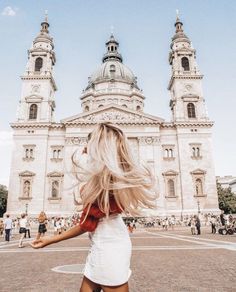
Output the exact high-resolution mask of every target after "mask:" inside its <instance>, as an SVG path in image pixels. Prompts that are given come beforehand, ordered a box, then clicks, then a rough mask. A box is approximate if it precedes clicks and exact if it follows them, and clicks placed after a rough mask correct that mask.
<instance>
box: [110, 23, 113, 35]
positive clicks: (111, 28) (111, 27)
mask: <svg viewBox="0 0 236 292" xmlns="http://www.w3.org/2000/svg"><path fill="white" fill-rule="evenodd" d="M110 30H111V35H113V33H114V26H113V25H111V26H110Z"/></svg>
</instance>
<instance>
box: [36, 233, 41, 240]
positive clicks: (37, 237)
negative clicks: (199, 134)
mask: <svg viewBox="0 0 236 292" xmlns="http://www.w3.org/2000/svg"><path fill="white" fill-rule="evenodd" d="M40 236H41V233H39V232H38V234H37V236H36V240H38V239H39V238H40Z"/></svg>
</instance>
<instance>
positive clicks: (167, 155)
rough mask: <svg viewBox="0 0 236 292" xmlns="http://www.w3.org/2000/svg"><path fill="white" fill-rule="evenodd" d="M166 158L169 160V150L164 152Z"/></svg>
mask: <svg viewBox="0 0 236 292" xmlns="http://www.w3.org/2000/svg"><path fill="white" fill-rule="evenodd" d="M164 157H166V158H168V157H169V150H168V149H165V151H164Z"/></svg>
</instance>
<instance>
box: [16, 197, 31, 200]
mask: <svg viewBox="0 0 236 292" xmlns="http://www.w3.org/2000/svg"><path fill="white" fill-rule="evenodd" d="M18 199H19V200H21V201H30V200H32V197H19V198H18Z"/></svg>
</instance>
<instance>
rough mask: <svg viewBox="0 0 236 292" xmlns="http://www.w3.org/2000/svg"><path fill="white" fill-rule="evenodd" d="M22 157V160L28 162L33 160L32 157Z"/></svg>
mask: <svg viewBox="0 0 236 292" xmlns="http://www.w3.org/2000/svg"><path fill="white" fill-rule="evenodd" d="M22 159H23V160H24V161H27V162H29V161H33V160H34V157H29V158H26V157H23V158H22Z"/></svg>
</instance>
